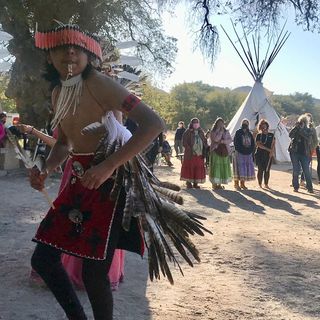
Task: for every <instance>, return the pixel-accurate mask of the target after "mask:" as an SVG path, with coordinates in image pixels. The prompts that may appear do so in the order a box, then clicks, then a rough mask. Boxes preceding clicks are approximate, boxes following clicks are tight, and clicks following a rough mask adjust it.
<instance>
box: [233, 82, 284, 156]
mask: <svg viewBox="0 0 320 320" xmlns="http://www.w3.org/2000/svg"><path fill="white" fill-rule="evenodd" d="M244 118H247V119H248V120H249V122H250V130H255V128H256V126H257V123H258V121H259V120H260V119H266V120H267V121H268V122H269V125H270V127H269V131H270V132H273V133H274V134H275V139H276V145H275V147H276V149H275V150H276V154H275V158H276V160H277V161H278V162H286V161H290V157H289V153H288V147H289V143H290V138H289V134H288V131H287V129H286V127H285V126H284V124H283V123H282V122H281V119H280V117H279V116H278V114H277V113H276V111H275V110H274V108H273V107H272V105H271V104H270V102H269V100H268V97H267V95H266V92H265V89H264V88H263V85H262V83H261V82H259V81H256V83H255V84H254V86H253V88H252V89H251V91H250V93H249V94H248V96H247V97H246V99H245V100H244V102H243V103H242V105H241V107H240V108H239V109H238V111H237V112H236V114H235V115H234V117H233V118H232V120H231V121H230V123H229V125H228V130H229V131H230V134H231V136H232V137H234V135H235V133H236V131H237V130H238V129H239V128H240V127H241V121H242V119H244Z"/></svg>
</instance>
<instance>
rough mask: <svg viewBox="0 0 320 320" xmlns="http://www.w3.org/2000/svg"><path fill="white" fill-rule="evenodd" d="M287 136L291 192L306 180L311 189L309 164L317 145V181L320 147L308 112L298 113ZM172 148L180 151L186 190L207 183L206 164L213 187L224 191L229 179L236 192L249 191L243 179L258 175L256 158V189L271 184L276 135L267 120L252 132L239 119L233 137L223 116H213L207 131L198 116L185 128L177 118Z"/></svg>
mask: <svg viewBox="0 0 320 320" xmlns="http://www.w3.org/2000/svg"><path fill="white" fill-rule="evenodd" d="M289 136H290V138H291V143H290V146H289V153H290V157H291V161H292V165H293V173H292V186H293V188H294V191H298V189H299V186H300V185H301V184H303V181H304V180H305V181H306V188H307V190H308V192H310V193H312V192H313V187H312V178H311V171H310V168H309V166H310V163H311V159H312V153H313V151H314V150H315V149H316V154H317V158H318V168H317V172H318V178H319V181H320V150H319V144H318V139H317V134H316V131H315V129H314V128H313V124H312V117H311V115H310V114H305V115H302V116H300V117H299V120H298V122H297V124H296V125H295V127H294V128H293V129H292V130H291V131H290V133H289ZM174 147H175V151H176V155H177V156H181V154H182V153H183V162H182V167H181V174H180V179H181V180H182V181H186V186H187V188H199V184H200V183H204V182H205V179H206V166H207V167H208V175H209V180H210V182H211V183H212V189H213V190H218V189H224V187H223V185H224V184H228V183H229V182H230V181H231V180H232V178H233V181H234V188H235V189H236V190H241V189H247V186H246V181H250V180H255V178H256V177H255V169H254V161H255V163H256V165H257V180H258V184H259V187H260V188H263V187H264V188H269V178H270V169H271V165H272V162H273V159H274V156H275V136H274V134H273V133H271V132H269V123H268V121H267V120H265V119H261V120H260V121H259V123H258V125H257V128H256V131H255V134H253V133H252V132H251V131H250V129H249V120H248V119H243V120H242V122H241V127H240V128H239V129H238V130H237V131H236V133H235V136H234V138H232V137H231V135H230V133H229V131H228V130H227V129H226V127H225V123H224V120H223V119H222V118H217V119H216V121H215V122H214V124H213V126H212V128H211V130H209V131H208V132H207V133H205V132H204V130H203V129H202V128H201V126H200V121H199V119H198V118H193V119H191V121H190V123H189V125H188V127H187V128H185V127H184V123H183V122H182V121H180V122H179V124H178V128H177V130H176V134H175V141H174ZM206 162H207V165H206ZM231 163H232V170H231ZM301 168H302V176H301V179H302V182H299V175H300V171H301Z"/></svg>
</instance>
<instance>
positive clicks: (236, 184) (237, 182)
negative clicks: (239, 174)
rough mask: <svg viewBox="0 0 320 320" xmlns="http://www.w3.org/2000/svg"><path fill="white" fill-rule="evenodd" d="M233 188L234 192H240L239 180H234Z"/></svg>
mask: <svg viewBox="0 0 320 320" xmlns="http://www.w3.org/2000/svg"><path fill="white" fill-rule="evenodd" d="M234 188H235V189H236V190H240V186H239V180H234Z"/></svg>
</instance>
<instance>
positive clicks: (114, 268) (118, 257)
mask: <svg viewBox="0 0 320 320" xmlns="http://www.w3.org/2000/svg"><path fill="white" fill-rule="evenodd" d="M18 128H19V130H20V131H21V132H22V133H27V134H32V135H34V136H35V137H37V138H39V139H41V140H42V141H43V142H44V143H45V144H47V145H48V146H49V147H53V146H54V144H55V142H56V138H57V136H56V134H57V132H56V130H55V131H54V132H53V137H51V136H49V135H47V134H45V133H43V132H41V131H39V130H37V129H35V128H34V127H32V126H29V125H25V124H19V125H18ZM71 163H72V162H71V161H69V159H68V160H67V161H66V165H65V167H64V171H63V175H62V179H61V184H60V187H59V191H58V192H59V193H60V192H61V190H63V188H64V187H65V185H66V183H67V181H68V180H69V178H70V176H71ZM124 257H125V252H124V250H121V249H116V250H115V252H114V255H113V260H112V264H111V267H110V270H109V273H108V276H109V280H110V283H111V288H112V290H117V289H118V287H119V284H120V282H122V281H123V277H124ZM61 262H62V264H63V267H64V268H65V270H66V272H67V273H68V275H69V277H70V280H71V281H72V283H73V284H74V286H75V287H76V288H78V289H85V288H84V284H83V282H82V259H80V258H77V257H74V256H70V255H68V254H62V256H61ZM30 279H31V280H32V281H35V282H37V283H42V279H41V278H40V277H39V276H38V274H37V273H36V272H35V271H34V270H31V274H30Z"/></svg>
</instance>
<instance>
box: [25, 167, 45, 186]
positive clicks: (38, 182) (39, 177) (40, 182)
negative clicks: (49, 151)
mask: <svg viewBox="0 0 320 320" xmlns="http://www.w3.org/2000/svg"><path fill="white" fill-rule="evenodd" d="M47 176H48V173H47V171H44V172H40V170H39V169H38V168H36V167H34V168H32V169H30V170H29V181H30V185H31V187H32V188H34V189H36V190H38V191H42V190H43V189H44V187H45V186H44V182H45V180H46V178H47Z"/></svg>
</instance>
